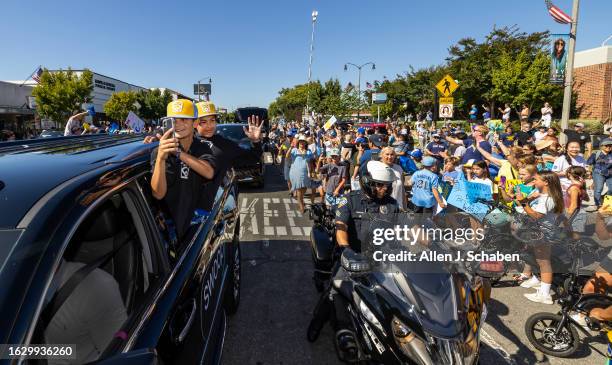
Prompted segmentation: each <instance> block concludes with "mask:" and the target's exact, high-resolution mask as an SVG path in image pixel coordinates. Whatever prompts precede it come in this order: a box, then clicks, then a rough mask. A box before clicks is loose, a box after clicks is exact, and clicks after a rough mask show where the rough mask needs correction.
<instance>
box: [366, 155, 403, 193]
mask: <svg viewBox="0 0 612 365" xmlns="http://www.w3.org/2000/svg"><path fill="white" fill-rule="evenodd" d="M394 181H395V173H394V172H393V169H392V168H390V167H389V166H387V165H385V164H384V163H382V162H380V161H368V163H367V164H366V168H365V169H363V170H362V173H361V176H360V178H359V184H360V185H361V189H362V190H363V192H364V193H365V194H366V195H367V196H368V197H369V198H370V199H377V196H376V184H385V185H389V187H388V188H387V190H386V192H385V197H387V196H390V195H391V191H392V188H391V185H393V182H394Z"/></svg>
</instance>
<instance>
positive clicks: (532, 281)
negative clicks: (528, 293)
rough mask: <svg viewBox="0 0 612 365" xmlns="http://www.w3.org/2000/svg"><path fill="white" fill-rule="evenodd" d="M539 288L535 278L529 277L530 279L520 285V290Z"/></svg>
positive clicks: (537, 280) (538, 282)
mask: <svg viewBox="0 0 612 365" xmlns="http://www.w3.org/2000/svg"><path fill="white" fill-rule="evenodd" d="M539 287H540V280H539V279H538V278H537V277H536V276H535V275H533V276H531V279H529V280H525V281H523V282H522V283H521V288H527V289H529V288H534V289H535V288H539Z"/></svg>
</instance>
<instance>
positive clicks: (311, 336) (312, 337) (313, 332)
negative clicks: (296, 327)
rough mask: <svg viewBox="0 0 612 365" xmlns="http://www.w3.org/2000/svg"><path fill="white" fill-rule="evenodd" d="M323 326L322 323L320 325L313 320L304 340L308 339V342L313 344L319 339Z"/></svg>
mask: <svg viewBox="0 0 612 365" xmlns="http://www.w3.org/2000/svg"><path fill="white" fill-rule="evenodd" d="M324 325H325V324H324V323H320V321H318V320H317V319H315V318H313V319H312V320H311V321H310V324H309V325H308V330H307V331H306V339H308V342H315V341H316V340H317V339H318V338H319V335H320V334H321V330H322V329H323V326H324Z"/></svg>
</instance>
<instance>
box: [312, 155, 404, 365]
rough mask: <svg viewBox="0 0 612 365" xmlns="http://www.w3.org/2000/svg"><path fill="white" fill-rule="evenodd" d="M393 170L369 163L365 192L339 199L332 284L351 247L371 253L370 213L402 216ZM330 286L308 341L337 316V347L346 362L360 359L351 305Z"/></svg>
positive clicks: (363, 179)
mask: <svg viewBox="0 0 612 365" xmlns="http://www.w3.org/2000/svg"><path fill="white" fill-rule="evenodd" d="M395 178H396V177H395V174H394V172H393V170H392V169H391V168H390V167H389V166H387V165H386V164H384V163H382V162H380V161H369V162H368V163H367V165H366V168H365V169H363V170H362V171H361V174H360V178H359V184H360V187H361V190H357V191H353V192H351V193H349V194H348V195H347V196H346V197H341V198H339V199H338V203H337V204H338V205H337V210H336V242H337V243H338V246H337V247H336V248H337V251H336V263H335V265H334V269H333V271H332V272H333V274H332V279H331V283H333V282H334V279H336V278H338V276H339V275H341V274H340V273H339V272H340V270H339V269H340V264H339V261H340V260H339V257H340V255H341V254H342V251H343V250H344V249H346V248H347V247H350V248H351V249H352V250H353V251H355V252H363V251H366V250H367V245H369V244H371V243H370V242H367V238H368V236H369V234H370V230H371V228H372V227H371V225H370V224H369V222H370V219H368V218H367V217H368V215H370V214H393V213H398V212H399V208H398V205H397V202H396V201H395V199H393V198H392V197H391V190H392V184H393V182H394V180H395ZM331 283H330V286H329V290H327V291H326V292H324V293H323V295H322V296H321V299H320V300H319V303H318V304H317V307H316V308H315V311H314V315H313V319H312V321H311V323H310V326H309V327H308V340H309V341H311V342H313V341H315V340H316V339H317V337H318V336H319V333H320V331H321V329H322V328H323V326H324V324H325V322H326V321H327V319H328V318H330V316H331V315H332V313H333V314H335V316H334V318H335V321H334V327H335V328H334V330H335V331H336V338H335V341H336V347H337V349H338V354H339V356H340V357H341V358H342V360H344V361H348V362H352V361H355V360H357V356H358V350H357V343H356V339H355V334H354V333H353V331H352V330H351V320H350V318H349V317H348V313H346V308H347V302H346V299H344V297H342V295H341V294H340V293H338V291H337V290H336V288H334V287H333V285H332V284H331Z"/></svg>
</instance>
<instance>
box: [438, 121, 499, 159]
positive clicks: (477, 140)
mask: <svg viewBox="0 0 612 365" xmlns="http://www.w3.org/2000/svg"><path fill="white" fill-rule="evenodd" d="M487 133H488V130H487V127H485V126H483V125H476V126H474V127H473V132H472V137H471V138H467V139H465V140H461V139H459V138H453V137H446V140H447V141H448V142H450V143H452V144H456V145H460V146H461V145H463V146H465V148H466V150H465V153H464V154H463V156H462V157H461V163H462V164H465V163H466V162H467V161H469V160H474V161H482V160H484V157H483V156H482V154H481V153H480V152H479V151H478V148H477V147H476V144H478V145H479V146H480V147H482V148H483V149H484V150H485V151H487V152H489V153H491V144H490V143H489V142H487V141H486V140H485V139H484V137H485V136H486V135H487Z"/></svg>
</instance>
